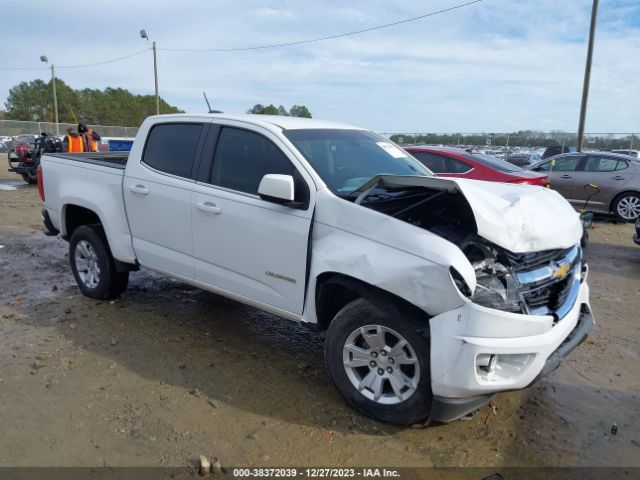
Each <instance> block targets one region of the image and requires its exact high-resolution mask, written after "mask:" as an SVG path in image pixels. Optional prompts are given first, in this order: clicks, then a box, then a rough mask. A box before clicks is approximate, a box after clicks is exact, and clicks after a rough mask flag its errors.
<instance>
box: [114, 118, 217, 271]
mask: <svg viewBox="0 0 640 480" xmlns="http://www.w3.org/2000/svg"><path fill="white" fill-rule="evenodd" d="M207 127H208V124H206V123H203V122H172V123H158V124H156V125H153V126H152V127H151V129H150V131H149V134H148V135H147V140H146V144H145V146H144V150H143V152H142V159H141V161H140V163H139V164H137V165H134V166H131V167H130V166H127V169H126V173H125V177H124V179H123V196H124V202H125V207H126V212H127V219H128V221H129V229H130V230H131V235H132V237H133V238H132V240H133V249H134V251H135V253H136V256H137V258H138V260H139V262H140V263H141V264H142V265H144V266H148V267H151V268H154V269H158V270H162V271H166V272H171V273H176V274H178V275H182V276H185V277H189V278H193V275H194V271H193V240H192V235H191V194H192V187H193V185H194V183H195V180H194V179H193V176H194V173H195V165H196V158H197V157H198V155H199V153H200V151H201V149H202V144H203V143H204V136H205V132H206V128H207Z"/></svg>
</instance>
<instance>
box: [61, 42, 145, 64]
mask: <svg viewBox="0 0 640 480" xmlns="http://www.w3.org/2000/svg"><path fill="white" fill-rule="evenodd" d="M149 50H151V47H149V48H145V49H144V50H140V51H138V52H135V53H130V54H129V55H125V56H123V57H117V58H112V59H111V60H105V61H104V62H96V63H85V64H83V65H59V66H58V65H56V68H87V67H97V66H99V65H106V64H107V63H114V62H119V61H121V60H126V59H127V58H131V57H135V56H137V55H141V54H143V53H144V52H148V51H149Z"/></svg>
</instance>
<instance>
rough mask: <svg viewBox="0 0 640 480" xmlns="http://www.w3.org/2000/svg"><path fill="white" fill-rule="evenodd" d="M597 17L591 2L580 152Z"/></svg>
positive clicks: (580, 142)
mask: <svg viewBox="0 0 640 480" xmlns="http://www.w3.org/2000/svg"><path fill="white" fill-rule="evenodd" d="M597 16H598V0H593V7H591V25H590V27H589V47H588V48H587V62H586V64H585V66H584V83H583V84H582V103H581V105H580V121H579V123H578V148H577V150H578V151H579V152H581V151H582V147H583V145H584V122H585V118H586V116H587V100H588V98H589V82H590V80H591V59H592V57H593V41H594V38H595V34H596V17H597Z"/></svg>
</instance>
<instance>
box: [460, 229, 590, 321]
mask: <svg viewBox="0 0 640 480" xmlns="http://www.w3.org/2000/svg"><path fill="white" fill-rule="evenodd" d="M461 248H462V251H463V252H464V253H465V255H466V256H467V258H468V259H469V261H470V262H471V265H472V266H473V268H474V270H475V272H476V289H475V291H474V292H473V294H470V292H469V289H468V288H466V289H465V288H464V287H463V289H462V290H461V292H462V293H463V294H465V293H466V294H467V295H466V296H467V297H468V298H469V299H470V300H471V301H472V302H473V303H476V304H478V305H481V306H484V307H487V308H493V309H496V310H502V311H505V312H513V313H522V314H525V315H552V316H553V317H554V320H555V321H558V320H559V319H561V318H562V317H564V315H565V314H566V313H567V312H568V311H569V310H570V309H571V307H572V306H573V304H574V303H575V300H576V298H577V296H578V292H579V290H580V282H581V279H582V277H583V276H584V275H585V273H586V265H585V266H583V264H582V251H581V249H580V246H579V245H574V246H573V247H570V248H568V249H555V250H548V251H543V252H535V253H527V254H514V253H511V252H508V251H506V250H504V249H501V248H500V247H497V246H495V245H491V244H489V243H488V242H486V241H483V240H481V239H480V240H478V241H476V242H473V243H470V244H468V245H466V246H464V245H463V246H461ZM457 285H458V288H459V289H460V286H459V282H458V283H457Z"/></svg>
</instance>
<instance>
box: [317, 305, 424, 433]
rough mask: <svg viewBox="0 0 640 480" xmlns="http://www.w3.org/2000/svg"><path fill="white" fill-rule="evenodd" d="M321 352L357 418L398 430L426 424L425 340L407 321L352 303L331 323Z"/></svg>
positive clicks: (339, 389) (370, 306) (373, 308)
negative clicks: (371, 420)
mask: <svg viewBox="0 0 640 480" xmlns="http://www.w3.org/2000/svg"><path fill="white" fill-rule="evenodd" d="M420 320H423V321H424V322H427V320H426V319H420ZM423 326H424V325H423ZM427 326H428V325H427ZM324 351H325V361H326V364H327V369H328V370H329V374H330V376H331V378H332V380H333V382H334V383H335V385H336V387H337V388H338V391H339V392H340V394H341V395H342V396H343V397H344V398H345V400H346V401H347V402H348V403H349V404H350V405H351V406H352V407H353V408H355V409H356V410H357V411H359V412H360V413H362V414H364V415H367V416H369V417H372V418H374V419H376V420H380V421H382V422H387V423H394V424H399V425H410V424H414V423H418V422H423V421H425V420H427V419H428V417H429V414H430V412H431V403H432V399H433V396H432V393H431V375H430V359H429V355H430V345H429V339H428V338H425V337H424V336H423V335H422V334H420V333H418V332H417V330H416V327H415V326H414V325H413V324H412V320H411V319H405V318H395V317H394V316H392V315H391V314H389V313H386V312H384V311H382V310H380V309H379V308H377V307H375V306H374V305H372V304H370V303H369V302H367V301H366V300H364V299H362V298H359V299H356V300H354V301H352V302H351V303H349V304H348V305H346V306H345V307H344V308H343V309H342V310H340V312H338V314H337V315H336V316H335V318H334V319H333V321H332V322H331V325H330V326H329V329H328V331H327V338H326V341H325V347H324Z"/></svg>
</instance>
